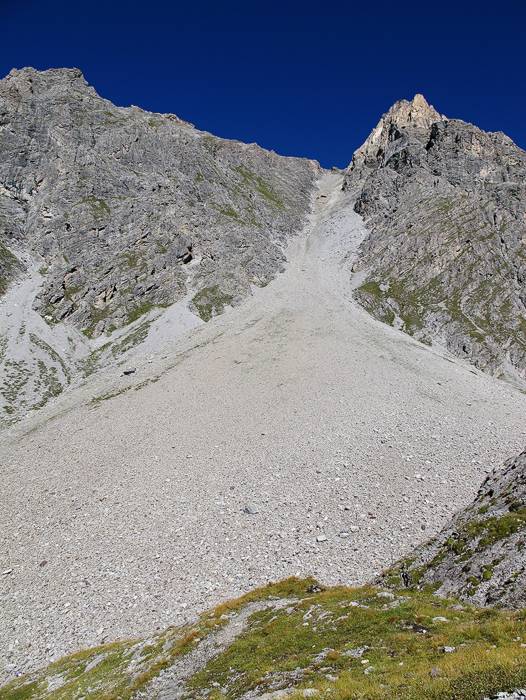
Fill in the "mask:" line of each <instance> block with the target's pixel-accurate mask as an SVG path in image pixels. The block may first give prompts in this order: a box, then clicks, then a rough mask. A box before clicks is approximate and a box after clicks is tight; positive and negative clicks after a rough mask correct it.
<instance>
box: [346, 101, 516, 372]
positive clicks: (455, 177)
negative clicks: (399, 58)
mask: <svg viewBox="0 0 526 700" xmlns="http://www.w3.org/2000/svg"><path fill="white" fill-rule="evenodd" d="M525 183H526V153H525V152H524V151H523V150H521V149H520V148H518V147H517V146H516V145H515V144H514V143H513V142H512V141H511V139H510V138H508V137H507V136H506V135H505V134H503V133H500V132H498V133H486V132H484V131H481V130H480V129H478V128H477V127H476V126H473V125H472V124H467V123H465V122H463V121H460V120H458V119H448V118H446V117H444V116H443V115H440V114H439V113H438V112H437V111H436V110H435V109H434V108H433V107H432V106H430V105H429V104H428V103H427V102H426V100H425V99H424V97H422V95H416V96H415V98H414V99H413V100H412V101H411V102H408V101H406V100H401V101H400V102H397V103H396V104H395V105H394V106H393V107H392V108H391V109H390V110H389V111H388V112H387V113H386V114H385V115H384V116H383V117H382V118H381V120H380V122H379V123H378V125H377V126H376V128H375V129H374V130H373V132H372V134H371V135H370V136H369V138H368V139H367V140H366V142H365V143H364V144H363V146H362V147H361V148H359V149H358V150H357V151H356V153H355V154H354V157H353V160H352V163H351V165H350V166H349V168H348V169H347V172H346V176H345V183H344V187H345V189H346V190H347V191H349V192H351V193H352V194H353V196H354V197H355V198H356V204H355V210H356V211H357V212H358V213H359V214H361V215H362V216H363V217H364V220H365V224H366V226H367V228H368V230H369V235H368V237H367V238H366V239H365V240H364V243H363V245H362V248H361V250H360V255H359V259H358V261H357V263H356V266H355V269H356V270H360V271H362V273H363V275H364V280H363V283H362V284H361V286H360V287H359V289H358V290H357V292H356V297H357V299H358V301H359V302H360V303H361V304H363V305H364V306H365V308H366V309H367V310H368V311H370V313H372V314H373V315H374V316H376V318H379V319H380V320H382V321H384V322H386V323H389V324H391V325H394V326H395V327H397V328H400V329H402V330H403V331H405V332H406V333H410V334H411V335H414V336H415V337H416V338H418V339H419V340H421V341H422V342H427V343H439V344H442V345H444V346H445V347H447V348H448V349H449V350H450V351H451V352H453V353H454V354H455V355H458V356H459V357H463V358H466V359H467V360H469V361H470V362H472V363H473V364H475V365H476V366H477V367H480V368H481V369H483V370H485V371H489V372H491V373H493V374H496V375H497V376H499V377H504V378H508V379H511V380H512V381H518V382H519V383H522V382H523V380H524V379H525V377H526V189H525V188H526V184H525Z"/></svg>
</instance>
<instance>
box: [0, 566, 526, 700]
mask: <svg viewBox="0 0 526 700" xmlns="http://www.w3.org/2000/svg"><path fill="white" fill-rule="evenodd" d="M523 638H524V622H523V619H522V616H521V615H520V614H518V613H511V612H502V611H501V612H497V611H490V610H481V609H477V608H472V607H469V606H462V605H459V604H458V603H456V602H455V601H450V600H441V599H439V598H436V597H434V596H432V595H430V594H429V593H427V594H426V593H418V594H417V593H413V592H407V591H397V592H396V593H391V592H390V591H385V590H382V589H375V588H371V587H365V588H357V589H349V588H334V589H330V588H329V589H327V590H324V589H323V588H320V587H319V586H318V585H317V584H316V582H315V581H313V580H312V579H311V580H307V581H302V580H298V579H289V580H286V581H283V582H281V583H278V584H274V585H269V586H267V587H265V588H263V589H259V590H256V591H253V592H252V593H250V594H248V595H246V596H244V597H243V598H240V599H238V600H234V601H230V602H228V603H225V604H223V605H221V606H219V607H218V608H216V609H215V610H213V611H211V612H209V613H206V614H203V615H202V616H201V618H200V620H199V621H198V622H197V623H196V624H194V625H189V626H187V627H183V628H170V629H168V630H165V631H163V632H161V633H159V634H156V635H155V636H152V637H150V638H148V639H142V640H130V641H125V642H116V643H113V644H107V645H105V646H101V647H98V648H95V649H89V650H86V651H82V652H79V653H77V654H74V655H72V656H70V657H67V658H65V659H61V660H60V661H57V662H56V663H54V664H52V665H51V666H50V667H49V668H47V669H46V670H44V671H40V672H37V673H33V674H31V675H29V676H28V677H25V678H21V679H18V680H16V681H13V682H12V683H11V684H9V685H8V686H6V687H4V688H3V689H0V697H1V698H2V699H3V700H20V699H21V698H24V699H26V700H44V699H49V700H80V698H82V699H83V700H102V699H103V698H104V700H128V699H129V700H131V699H132V698H135V699H136V700H138V699H139V698H148V700H161V698H164V699H165V700H168V698H170V699H172V700H175V699H176V698H179V699H180V700H198V699H199V698H209V699H210V700H256V698H262V699H263V698H265V700H278V699H281V700H283V699H284V698H287V699H288V700H300V699H303V698H317V697H319V698H331V699H334V700H350V699H353V700H394V699H395V698H396V699H397V700H451V699H452V698H458V699H459V700H460V699H462V700H482V698H484V697H490V696H494V697H496V694H497V693H499V692H503V691H512V690H514V689H516V688H520V687H524V686H525V685H526V670H525V662H526V649H525V646H526V645H525V644H522V643H521V639H523ZM498 697H506V696H501V695H499V696H498ZM510 697H511V696H510Z"/></svg>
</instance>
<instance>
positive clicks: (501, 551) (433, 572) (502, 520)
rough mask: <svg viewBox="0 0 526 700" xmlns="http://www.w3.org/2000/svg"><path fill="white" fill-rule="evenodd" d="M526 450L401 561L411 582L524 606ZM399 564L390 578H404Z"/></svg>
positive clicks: (478, 600)
mask: <svg viewBox="0 0 526 700" xmlns="http://www.w3.org/2000/svg"><path fill="white" fill-rule="evenodd" d="M525 546H526V450H524V451H523V452H522V453H521V454H520V455H518V456H517V457H514V458H512V459H509V460H508V461H507V462H506V463H505V464H504V466H503V467H502V469H497V470H495V471H493V472H492V473H491V474H490V475H489V476H488V477H487V479H486V480H485V481H484V483H483V484H482V486H481V488H480V490H479V493H478V495H477V497H476V499H475V501H474V502H473V503H472V504H471V505H470V506H469V507H468V508H466V509H465V510H463V511H461V512H460V513H459V514H458V515H457V516H455V518H454V519H453V520H452V521H451V523H450V524H449V525H448V526H447V527H445V528H444V529H443V530H442V532H441V533H440V534H439V535H438V536H437V537H436V538H435V539H433V540H432V541H431V542H429V543H427V544H425V545H424V546H422V547H420V548H419V549H418V550H417V551H416V552H415V554H414V556H411V558H410V560H409V561H407V562H405V566H406V568H407V573H408V574H409V581H410V582H411V583H412V584H417V585H419V586H422V585H426V584H432V585H433V586H434V587H435V588H436V589H437V592H438V593H439V594H440V595H445V596H458V597H460V598H463V599H465V600H469V601H470V602H473V603H475V604H477V605H499V606H503V607H510V608H522V607H524V606H526V555H525ZM403 566H404V565H403V564H402V566H399V567H398V568H395V570H394V571H391V572H390V574H389V575H390V576H392V575H393V574H394V575H395V580H396V575H398V574H402V571H403Z"/></svg>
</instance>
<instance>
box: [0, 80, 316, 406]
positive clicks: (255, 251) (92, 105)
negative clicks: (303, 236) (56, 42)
mask: <svg viewBox="0 0 526 700" xmlns="http://www.w3.org/2000/svg"><path fill="white" fill-rule="evenodd" d="M318 172H319V166H318V165H317V164H316V163H314V162H313V161H309V160H306V159H301V158H284V157H281V156H278V155H276V154H275V153H272V152H269V151H265V150H263V149H262V148H260V147H258V146H257V145H255V144H252V145H247V144H243V143H239V142H235V141H227V140H224V139H220V138H216V137H214V136H212V135H210V134H208V133H204V132H201V131H198V130H197V129H195V128H194V127H193V126H192V125H191V124H188V123H186V122H184V121H182V120H181V119H179V118H178V117H176V116H174V115H171V114H152V113H150V112H145V111H144V110H141V109H139V108H137V107H129V108H119V107H115V106H114V105H113V104H111V103H110V102H108V101H107V100H104V99H102V98H100V97H99V96H98V95H97V93H96V92H95V90H94V89H93V88H92V87H90V86H89V85H88V84H87V83H86V81H85V80H84V78H83V76H82V74H81V72H80V71H79V70H76V69H71V70H68V69H60V70H47V71H43V72H39V71H36V70H33V69H30V68H26V69H23V70H13V71H11V73H10V74H9V75H8V76H7V77H6V78H5V79H4V80H2V81H0V294H1V295H3V300H2V301H3V304H2V307H1V311H0V314H2V312H3V314H2V333H1V337H0V343H1V345H0V352H1V358H2V360H3V361H2V368H1V371H0V387H1V388H0V397H1V410H2V412H3V413H4V418H8V417H10V416H11V417H13V416H16V415H20V414H21V413H23V412H25V411H27V410H28V409H30V408H33V407H38V406H40V405H42V404H43V403H45V402H46V400H47V399H48V398H50V397H51V396H54V395H56V394H58V393H60V391H61V390H62V389H63V387H64V386H65V385H67V384H68V383H69V382H70V381H72V379H73V377H74V376H75V375H76V374H77V373H78V372H79V371H81V370H84V371H85V372H90V371H92V370H93V369H94V367H96V366H97V365H100V364H105V363H107V362H108V361H110V360H111V359H113V358H114V357H116V356H117V357H118V356H120V355H121V354H122V352H124V351H126V350H127V349H128V348H129V347H131V346H132V345H134V344H136V343H137V342H139V341H140V340H141V339H143V338H144V337H145V335H146V334H147V331H148V323H149V322H151V320H152V319H153V318H155V317H156V316H158V315H159V313H160V312H161V311H162V310H163V309H165V308H167V307H169V306H170V305H173V304H174V303H175V302H178V301H179V300H183V299H184V300H185V307H186V305H188V306H189V308H190V309H191V310H192V311H193V312H194V313H195V314H196V315H197V316H198V317H200V318H201V319H202V320H203V321H208V320H209V319H210V318H211V317H212V316H213V315H215V314H217V313H220V312H221V311H222V310H223V308H224V307H225V306H227V305H234V304H237V303H238V302H239V301H240V300H241V299H243V298H244V297H246V296H247V295H249V294H250V293H251V289H252V288H253V286H264V285H266V284H267V283H268V282H269V281H270V280H271V279H272V278H273V277H274V275H275V274H276V273H277V272H278V271H279V270H280V269H282V266H283V263H284V260H285V256H284V250H283V248H284V245H285V243H286V242H287V241H288V239H289V238H290V237H291V235H293V234H295V233H296V232H298V231H299V230H300V228H301V226H302V224H303V222H304V220H305V216H306V214H307V213H308V210H309V206H310V195H311V191H312V188H313V184H314V181H315V179H316V176H317V175H318ZM14 281H17V282H18V285H13V284H12V283H13V282H14ZM11 290H12V293H11V295H10V291H11Z"/></svg>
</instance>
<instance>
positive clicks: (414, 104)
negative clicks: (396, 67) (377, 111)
mask: <svg viewBox="0 0 526 700" xmlns="http://www.w3.org/2000/svg"><path fill="white" fill-rule="evenodd" d="M443 119H445V117H444V116H443V115H441V114H439V112H437V111H436V109H435V108H434V107H433V106H432V105H430V104H429V102H428V101H427V100H426V98H425V97H424V96H423V95H420V94H416V95H415V96H414V97H413V99H412V100H410V101H409V100H399V101H398V102H395V104H394V105H393V106H392V107H391V109H390V110H389V111H388V112H387V114H386V115H385V116H384V117H382V120H384V121H385V122H391V123H393V124H396V125H397V126H399V127H404V126H414V127H418V128H421V129H428V128H429V127H430V126H431V124H433V123H434V122H438V121H442V120H443ZM382 120H381V121H382Z"/></svg>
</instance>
